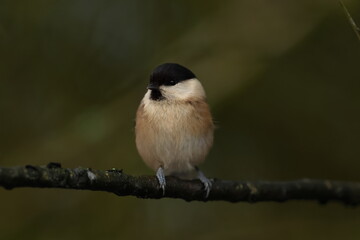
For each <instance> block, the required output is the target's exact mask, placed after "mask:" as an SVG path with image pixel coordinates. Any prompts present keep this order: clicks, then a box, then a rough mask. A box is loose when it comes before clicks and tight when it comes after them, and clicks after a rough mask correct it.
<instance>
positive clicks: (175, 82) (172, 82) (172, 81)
mask: <svg viewBox="0 0 360 240" xmlns="http://www.w3.org/2000/svg"><path fill="white" fill-rule="evenodd" d="M175 84H177V81H175V80H169V81H168V82H167V85H169V86H174V85H175Z"/></svg>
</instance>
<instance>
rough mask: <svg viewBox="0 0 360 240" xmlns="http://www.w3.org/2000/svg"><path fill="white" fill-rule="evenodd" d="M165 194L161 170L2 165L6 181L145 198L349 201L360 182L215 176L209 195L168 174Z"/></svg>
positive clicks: (357, 196)
mask: <svg viewBox="0 0 360 240" xmlns="http://www.w3.org/2000/svg"><path fill="white" fill-rule="evenodd" d="M166 183H167V185H166V192H165V195H164V196H163V194H162V190H161V189H160V188H159V185H158V182H157V179H156V178H155V176H130V175H127V174H125V173H123V171H122V170H117V169H112V170H106V171H103V170H95V169H90V168H80V167H79V168H75V169H69V168H62V167H61V165H60V164H59V163H49V164H48V165H47V166H32V165H26V166H18V167H0V186H2V187H4V188H5V189H9V190H10V189H13V188H18V187H36V188H67V189H79V190H80V189H81V190H93V191H106V192H111V193H115V194H117V195H119V196H135V197H139V198H153V199H159V198H164V197H166V198H180V199H184V200H186V201H229V202H250V203H254V202H263V201H275V202H284V201H288V200H315V201H318V202H320V203H326V202H328V201H338V202H342V203H344V204H346V205H358V204H359V203H360V183H357V182H341V181H330V180H313V179H301V180H295V181H283V182H280V181H228V180H219V179H214V181H213V187H212V189H211V192H210V195H209V197H208V198H205V192H204V190H203V185H202V183H201V182H200V181H198V180H191V181H186V180H180V179H177V178H174V177H166Z"/></svg>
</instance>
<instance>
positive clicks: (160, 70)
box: [149, 63, 196, 87]
mask: <svg viewBox="0 0 360 240" xmlns="http://www.w3.org/2000/svg"><path fill="white" fill-rule="evenodd" d="M191 78H196V76H195V74H194V73H193V72H191V71H190V70H189V69H187V68H186V67H183V66H181V65H180V64H177V63H164V64H161V65H160V66H157V67H156V68H155V69H154V71H153V72H152V73H151V75H150V84H149V86H153V87H159V86H161V85H165V86H172V85H175V84H177V83H178V82H181V81H184V80H188V79H191Z"/></svg>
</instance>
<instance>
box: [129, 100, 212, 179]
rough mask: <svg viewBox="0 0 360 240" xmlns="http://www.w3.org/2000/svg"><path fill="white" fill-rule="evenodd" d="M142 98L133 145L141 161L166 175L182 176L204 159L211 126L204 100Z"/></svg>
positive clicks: (210, 138) (207, 148)
mask: <svg viewBox="0 0 360 240" xmlns="http://www.w3.org/2000/svg"><path fill="white" fill-rule="evenodd" d="M149 101H152V100H148V98H147V96H145V97H144V99H143V101H142V103H141V105H140V107H139V109H138V112H137V120H136V128H135V132H136V146H137V149H138V151H139V153H140V156H141V157H142V159H143V160H144V162H145V163H146V164H147V165H148V166H149V167H150V168H152V169H154V170H155V171H156V170H157V169H158V168H159V167H160V166H162V167H163V168H164V171H165V174H167V175H169V174H176V173H185V172H188V171H191V170H193V169H194V166H196V165H198V164H200V163H201V162H203V161H204V160H205V157H206V155H207V153H208V152H209V150H210V147H211V145H212V142H213V131H214V126H213V122H212V118H211V114H210V111H209V107H208V105H207V103H206V102H205V101H199V100H195V99H193V100H192V99H188V100H186V101H178V102H173V101H172V102H169V101H152V102H149ZM190 123H191V124H190Z"/></svg>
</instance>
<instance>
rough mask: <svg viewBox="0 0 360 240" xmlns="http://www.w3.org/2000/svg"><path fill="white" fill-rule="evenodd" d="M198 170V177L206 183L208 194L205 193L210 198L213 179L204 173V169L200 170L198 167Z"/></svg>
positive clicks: (205, 187)
mask: <svg viewBox="0 0 360 240" xmlns="http://www.w3.org/2000/svg"><path fill="white" fill-rule="evenodd" d="M196 171H197V174H198V175H197V177H198V179H199V180H200V181H201V182H202V183H203V184H204V189H205V192H206V195H205V198H208V197H209V194H210V190H211V187H212V181H211V180H210V179H209V178H207V177H206V176H205V175H204V173H203V172H202V171H200V169H199V168H198V167H196Z"/></svg>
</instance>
